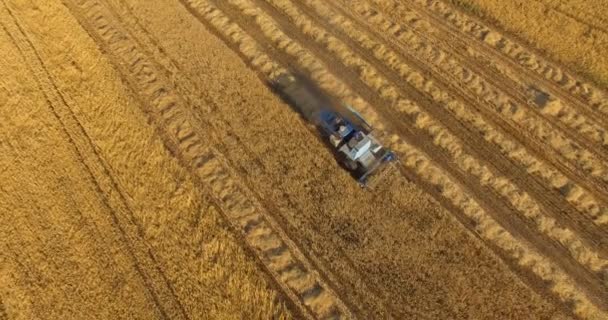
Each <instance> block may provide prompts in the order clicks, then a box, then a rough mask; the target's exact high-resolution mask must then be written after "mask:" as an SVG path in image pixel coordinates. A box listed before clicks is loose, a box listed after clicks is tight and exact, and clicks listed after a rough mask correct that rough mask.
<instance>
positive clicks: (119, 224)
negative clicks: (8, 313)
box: [0, 1, 188, 319]
mask: <svg viewBox="0 0 608 320" xmlns="http://www.w3.org/2000/svg"><path fill="white" fill-rule="evenodd" d="M2 5H3V6H2V8H0V11H1V14H2V15H4V16H5V17H6V19H2V25H3V27H4V28H5V29H6V30H7V32H8V33H9V35H10V36H11V38H12V39H13V41H14V42H15V45H16V46H17V47H18V49H19V51H20V52H21V54H22V55H23V57H24V59H25V61H27V63H28V66H29V68H30V71H31V73H32V75H33V76H34V78H35V79H36V80H37V82H38V85H39V88H40V89H41V91H42V93H43V95H44V96H45V99H46V100H47V102H48V106H49V108H50V109H51V111H52V113H53V114H54V115H55V117H56V118H57V120H58V121H59V122H60V123H61V125H62V127H63V130H64V132H65V134H66V135H67V137H68V139H69V141H70V143H71V144H72V146H73V148H74V149H75V152H76V154H77V155H78V157H79V160H80V162H81V163H82V164H83V166H84V167H85V168H86V169H87V170H88V172H89V174H90V177H91V181H92V182H93V184H94V185H95V187H96V188H97V189H98V193H99V194H100V195H102V198H103V199H102V201H103V203H104V205H105V206H106V207H107V209H108V211H109V212H110V213H111V214H112V216H111V224H112V225H113V227H114V229H115V230H116V231H117V233H118V235H119V238H121V239H122V243H120V244H119V245H117V246H118V247H121V246H123V247H124V248H125V251H126V252H127V253H128V255H129V257H130V258H131V260H132V261H131V263H132V264H133V267H134V269H135V270H136V272H137V273H138V274H139V275H140V277H141V280H142V282H143V285H144V287H145V288H146V289H147V290H148V295H149V296H150V299H151V300H152V301H153V303H154V304H155V305H156V307H157V308H158V312H159V316H160V317H161V318H175V319H187V318H188V317H187V316H186V314H185V311H184V308H183V306H182V305H181V303H180V302H179V300H178V299H177V298H176V295H175V292H174V291H173V288H172V287H171V285H170V284H169V282H168V280H167V278H166V276H165V274H164V273H163V271H162V269H161V267H160V265H159V263H158V261H157V259H156V258H155V256H154V254H153V253H152V251H151V249H150V248H149V247H148V246H147V245H146V243H145V240H144V238H143V231H142V228H141V226H140V225H139V224H138V223H137V222H136V221H135V218H134V215H133V211H132V209H131V208H130V206H129V205H128V203H127V201H126V199H125V197H124V194H123V192H122V190H121V188H120V187H119V185H118V183H117V182H116V181H115V180H114V178H113V176H112V174H111V169H110V168H109V166H108V165H107V163H106V162H105V161H104V159H103V157H102V156H101V155H100V154H99V153H98V152H97V149H96V147H95V145H94V143H93V142H92V140H91V138H90V137H89V136H88V134H87V133H86V130H85V129H84V127H83V126H82V125H81V124H80V122H79V120H78V118H77V117H76V115H75V114H74V113H73V111H72V108H71V107H70V106H69V103H68V102H67V101H66V99H65V97H64V96H63V95H62V94H61V92H60V91H59V90H58V88H57V86H56V85H55V83H54V81H53V80H52V77H51V75H50V73H49V71H48V70H47V69H46V67H45V65H44V62H43V60H42V58H41V57H40V55H39V54H38V52H37V50H36V48H35V46H34V45H33V43H32V42H31V41H30V40H29V38H28V37H27V35H26V33H25V32H24V30H23V29H22V27H21V25H20V23H19V21H18V19H17V17H16V16H15V15H14V14H13V13H12V12H11V10H10V8H9V7H8V6H7V4H6V3H5V2H4V1H3V2H2Z"/></svg>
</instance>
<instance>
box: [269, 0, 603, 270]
mask: <svg viewBox="0 0 608 320" xmlns="http://www.w3.org/2000/svg"><path fill="white" fill-rule="evenodd" d="M268 1H272V2H273V4H274V5H276V6H279V7H282V9H283V10H284V11H282V12H284V13H285V14H287V15H290V16H291V18H292V20H291V21H292V22H294V23H295V24H296V25H299V26H300V27H301V28H302V29H303V30H304V31H303V33H307V31H306V30H308V31H309V32H310V34H309V36H310V37H311V40H313V41H314V40H315V39H316V40H318V41H321V42H323V41H325V40H327V42H326V43H325V45H326V46H327V47H326V48H327V49H328V50H329V51H330V52H331V53H333V54H334V55H333V57H338V58H339V59H341V60H342V61H343V64H344V65H345V66H346V67H347V68H348V67H354V68H355V69H359V70H361V73H360V74H359V77H361V80H362V82H363V83H364V84H363V85H361V84H359V85H358V86H360V87H365V86H367V87H369V88H373V89H375V93H370V96H371V95H374V94H375V95H380V97H381V98H382V100H384V101H381V100H379V101H377V102H376V103H374V106H375V109H377V110H379V109H381V107H380V105H381V104H383V103H385V102H388V103H389V104H392V105H394V106H398V107H396V108H397V110H396V111H397V112H398V113H399V112H403V113H405V114H406V115H405V116H404V117H403V118H404V121H409V123H410V127H418V128H419V129H422V130H423V131H426V133H418V136H419V137H418V139H421V137H420V136H422V135H426V137H425V138H426V139H427V140H430V141H429V142H432V143H433V144H435V145H437V147H438V148H440V149H442V152H444V154H445V156H446V157H447V158H452V159H453V160H454V162H455V163H456V164H457V166H458V168H456V170H460V171H461V172H463V173H465V175H466V174H471V175H473V176H476V177H478V179H479V181H481V185H482V186H485V187H488V186H490V187H491V188H493V189H494V192H496V193H497V194H499V195H501V197H502V198H504V199H505V200H507V201H508V203H510V205H511V206H512V207H514V208H516V209H517V210H519V212H521V213H523V214H524V215H525V217H526V218H528V219H531V220H533V221H534V222H535V223H536V225H537V228H538V229H539V231H541V232H544V233H545V234H547V235H548V236H550V237H551V238H552V239H553V240H555V241H558V242H559V243H561V245H563V246H565V247H567V248H568V250H569V251H570V254H571V255H572V256H573V257H575V259H577V261H579V263H581V264H583V265H585V266H586V267H587V268H589V269H590V270H592V271H594V272H598V273H600V274H601V273H603V272H604V271H605V270H606V265H607V262H606V261H604V259H601V258H599V256H598V253H597V252H594V250H593V249H590V248H588V247H587V246H586V245H585V244H583V243H582V242H581V241H579V240H578V239H577V238H576V237H575V235H574V233H573V232H572V231H571V230H570V229H568V228H564V227H561V226H559V224H558V223H557V222H556V221H555V220H554V219H552V218H549V217H547V216H546V215H545V214H544V213H543V210H542V209H541V208H540V206H539V205H538V203H536V202H535V201H534V200H532V199H531V198H530V197H529V195H528V194H527V193H525V192H522V191H521V190H519V189H518V188H517V187H515V186H514V185H513V184H512V183H511V182H510V180H508V179H507V178H505V177H500V176H499V177H496V176H495V175H494V173H493V172H492V171H491V170H489V169H488V167H487V166H485V165H482V164H481V163H480V162H479V161H478V160H477V158H475V157H474V156H472V155H470V154H468V152H467V151H468V150H466V148H465V147H464V146H465V145H466V144H464V143H462V141H461V139H460V138H458V137H456V136H455V135H453V134H452V132H451V131H449V130H447V129H446V128H445V127H444V126H443V125H442V124H441V123H439V122H438V121H436V120H435V119H434V118H433V116H431V114H430V113H427V112H425V111H423V110H422V109H421V108H420V107H419V106H418V105H416V104H415V103H414V102H412V101H409V100H407V99H405V98H404V97H403V96H400V93H399V89H398V88H396V87H394V86H392V85H391V84H390V82H389V81H388V80H387V79H386V78H384V77H383V76H381V75H380V73H379V72H377V70H376V68H375V67H374V66H371V65H369V64H367V63H366V62H364V61H363V60H362V59H361V58H360V57H358V56H357V55H356V54H354V53H353V52H351V51H350V49H349V48H348V47H347V46H345V45H344V44H343V43H342V42H341V40H339V39H336V38H334V37H333V36H330V35H329V34H327V33H326V32H325V31H324V30H322V29H319V28H318V27H316V26H315V25H313V24H312V23H311V22H310V21H309V20H307V18H306V17H305V16H303V15H302V14H301V13H300V12H299V11H298V10H297V9H296V8H295V7H293V4H292V3H291V2H288V1H284V0H268ZM258 7H261V8H265V9H267V10H271V9H270V8H269V7H268V6H266V7H265V5H264V4H263V3H258ZM273 16H274V17H275V19H281V17H280V13H278V12H274V14H273ZM287 24H288V23H287V22H286V21H284V22H283V23H281V26H282V27H283V28H286V27H287ZM334 31H335V30H334ZM290 35H292V36H294V33H291V34H290ZM324 39H325V40H324ZM298 40H299V41H300V43H304V42H305V41H306V40H305V39H301V38H300V39H298ZM307 45H308V46H309V47H314V46H315V45H314V44H312V43H307ZM322 51H323V49H322V48H318V47H317V48H315V50H314V52H315V54H317V56H318V55H319V54H320V52H322ZM330 59H331V57H329V56H326V57H325V58H324V60H325V62H326V63H327V62H329V61H331V60H330ZM339 72H341V73H342V74H345V73H344V72H343V71H338V70H335V71H334V74H340V73H339ZM365 73H367V74H365ZM366 76H367V77H368V78H367V79H366V78H365V77H366ZM354 77H356V75H355V74H354V73H353V74H351V76H349V79H352V78H354ZM372 81H375V82H372ZM386 93H388V94H386ZM410 93H411V90H410ZM417 100H418V101H420V100H422V99H421V98H420V97H418V99H417ZM399 108H402V109H399ZM382 113H383V114H387V113H386V112H382ZM392 113H393V114H394V111H393V112H392ZM436 113H437V112H436ZM439 113H440V111H439ZM386 117H388V116H385V118H386ZM408 117H410V118H414V119H415V120H414V121H411V120H410V119H407V118H408ZM395 127H397V126H395ZM399 127H403V126H402V125H400V126H399ZM428 154H434V152H429V153H428ZM483 154H492V152H488V151H486V152H483ZM446 166H449V164H446Z"/></svg>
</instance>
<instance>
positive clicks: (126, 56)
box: [69, 0, 352, 319]
mask: <svg viewBox="0 0 608 320" xmlns="http://www.w3.org/2000/svg"><path fill="white" fill-rule="evenodd" d="M69 7H70V8H71V9H72V10H73V12H75V13H76V16H78V17H80V20H81V23H82V24H83V25H84V26H85V27H86V28H87V29H88V30H89V32H90V33H91V34H93V36H94V38H95V39H96V40H98V41H99V42H100V45H102V46H103V47H104V48H106V49H107V51H108V52H109V53H110V54H111V55H112V56H113V57H114V58H115V59H116V60H117V61H116V64H117V67H118V68H119V69H120V71H121V72H122V73H123V74H124V75H125V76H126V78H127V79H128V81H129V83H130V84H131V85H132V86H134V88H135V89H136V92H140V93H141V95H142V99H143V100H145V101H147V102H148V103H149V104H146V105H142V108H143V109H144V112H146V113H147V114H148V115H149V116H150V117H151V118H152V119H153V121H154V122H155V123H156V124H157V125H158V126H159V127H160V128H161V129H162V130H163V133H164V135H165V139H167V144H168V145H169V147H170V148H173V149H174V150H173V151H174V152H176V154H178V155H179V156H180V157H181V158H182V159H183V160H184V162H186V163H188V164H189V165H190V168H191V169H192V170H193V171H194V173H195V174H196V176H197V177H198V178H199V179H200V180H201V181H202V182H203V184H204V185H206V186H207V188H208V191H209V194H210V197H211V198H212V199H214V200H215V203H216V204H217V205H218V207H219V208H221V211H222V212H223V214H224V215H225V217H226V219H227V220H228V221H230V222H231V223H232V225H233V226H234V228H235V229H236V230H238V231H239V232H240V233H241V235H242V237H243V238H244V241H245V243H247V244H248V245H249V246H250V247H251V248H252V249H253V251H254V252H255V253H256V255H257V256H258V258H259V260H260V261H261V262H262V263H263V264H264V266H265V267H266V268H267V270H268V271H269V273H270V274H271V275H272V276H273V278H274V279H275V280H276V281H277V283H278V284H279V285H280V286H281V287H282V288H283V291H284V292H285V294H286V295H287V296H288V297H290V298H291V299H292V300H293V301H294V304H295V305H298V306H300V307H301V312H302V314H304V315H307V317H309V318H319V319H321V318H333V317H338V316H344V317H351V318H352V314H351V313H350V311H349V310H348V308H347V307H346V306H345V305H344V304H343V303H342V302H341V301H340V299H339V297H337V296H336V295H335V294H334V293H333V291H332V290H331V288H329V287H328V286H327V285H326V284H325V282H324V281H323V279H321V278H320V277H319V275H318V273H317V272H315V271H314V270H313V269H312V267H311V264H310V262H309V261H307V260H306V258H305V257H304V255H303V254H302V253H301V252H299V250H298V249H297V248H296V247H295V245H294V244H293V242H292V241H291V240H289V239H288V238H287V237H286V235H285V234H284V233H283V232H282V231H281V230H277V229H276V227H277V224H276V223H275V222H274V221H273V220H272V218H270V217H269V216H268V215H267V214H266V212H265V209H264V208H263V207H262V205H261V204H260V203H259V202H258V201H257V199H255V198H254V197H250V194H251V193H250V192H248V190H246V187H245V186H243V184H242V183H240V181H239V180H238V178H236V177H237V175H236V174H235V173H234V172H233V171H232V169H231V168H230V167H229V166H228V165H227V161H226V160H225V159H224V158H223V155H222V154H221V153H219V152H217V151H216V150H215V149H214V148H213V146H211V145H210V144H209V143H208V142H209V141H207V139H206V137H205V136H203V135H202V134H201V132H200V130H196V128H197V127H196V125H195V124H193V123H191V121H190V119H192V117H190V116H189V115H188V111H187V108H186V107H185V106H184V102H183V100H182V98H181V97H180V96H179V95H178V94H176V93H175V91H174V89H173V88H172V86H171V85H170V84H169V83H168V81H167V80H166V79H164V77H163V75H162V73H161V72H162V71H159V70H157V66H156V65H155V62H154V61H152V60H151V59H150V58H149V57H148V56H147V55H146V54H145V51H144V50H142V49H141V48H139V47H138V45H137V43H136V42H135V41H134V40H133V39H132V38H131V36H130V35H129V33H128V32H127V31H125V30H124V29H123V28H122V26H120V24H119V23H118V22H117V19H116V18H115V17H113V16H112V15H111V13H110V12H109V11H108V10H107V8H105V7H104V6H103V5H102V4H100V3H99V2H96V1H94V0H91V1H82V2H79V3H78V4H73V3H69ZM211 19H212V20H213V21H215V23H218V24H219V25H220V26H225V25H224V24H223V23H224V22H225V21H224V20H222V19H214V18H213V17H211Z"/></svg>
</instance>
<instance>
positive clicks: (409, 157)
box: [194, 1, 597, 312]
mask: <svg viewBox="0 0 608 320" xmlns="http://www.w3.org/2000/svg"><path fill="white" fill-rule="evenodd" d="M201 3H203V4H201ZM216 4H217V5H218V7H220V8H222V12H218V11H217V9H215V7H213V8H210V6H209V5H208V3H207V2H203V1H196V3H195V4H194V6H195V7H199V9H200V10H202V11H204V12H208V13H209V15H212V17H213V18H217V19H218V20H222V21H225V23H226V24H227V23H228V22H229V21H231V20H238V19H242V18H240V17H239V16H240V13H242V14H243V15H244V16H251V18H249V19H253V20H254V21H252V22H251V24H249V25H246V26H241V27H242V28H246V29H247V30H248V32H249V33H250V34H249V35H250V36H251V37H252V38H254V39H255V40H256V41H257V42H258V43H259V44H258V49H259V48H265V49H266V50H271V49H270V48H272V47H273V46H275V45H273V44H272V43H268V41H269V40H265V37H268V39H272V41H275V42H276V46H277V48H278V49H280V50H284V51H285V52H286V53H287V56H285V57H282V58H281V57H280V56H276V57H275V56H273V57H274V58H276V59H277V60H279V61H281V62H282V63H283V64H290V63H291V62H290V61H293V58H296V60H297V62H298V63H300V64H301V67H304V68H306V69H308V70H309V71H311V72H312V76H313V78H315V79H316V80H318V81H320V84H321V86H322V87H326V89H327V88H330V90H335V92H338V95H340V96H342V97H343V98H344V100H345V101H348V102H351V103H352V102H353V101H354V102H356V103H355V105H361V104H363V105H364V106H367V104H366V103H364V102H362V100H361V99H360V98H358V97H357V96H353V95H352V94H351V93H350V91H349V90H347V89H346V88H345V87H344V86H343V85H342V84H341V82H340V81H337V80H335V79H333V76H332V75H330V74H328V73H327V72H325V71H323V69H324V68H325V67H322V66H321V65H320V64H319V62H318V61H316V58H313V57H312V56H310V55H309V54H308V53H306V52H304V51H302V50H303V49H302V48H301V47H300V46H299V44H296V43H295V42H293V41H291V40H290V39H289V38H287V37H285V35H284V34H283V33H282V32H280V31H278V29H276V26H274V25H273V24H272V22H271V21H270V20H268V18H267V17H264V16H263V14H261V13H260V12H259V9H258V8H257V7H256V6H253V5H252V4H251V3H249V2H248V1H234V2H233V3H232V5H234V6H236V8H232V9H230V7H232V5H227V4H222V3H219V2H218V3H216ZM231 11H236V13H231ZM239 12H240V13H239ZM222 13H226V14H228V16H229V17H228V18H227V17H226V16H224V15H223V14H222ZM254 22H255V23H254ZM256 24H258V25H259V27H256V26H255V25H256ZM235 42H236V43H237V44H238V43H239V39H235ZM271 51H272V50H271ZM267 53H268V52H266V53H262V54H261V55H263V56H264V57H265V58H267V57H268V55H267ZM316 53H317V52H316ZM288 56H292V57H293V58H289V57H288ZM334 60H335V59H330V63H335V62H334ZM338 71H339V74H346V75H349V78H350V72H349V71H348V70H338ZM334 72H335V71H334ZM355 76H356V75H355ZM330 79H331V80H330ZM354 81H355V82H356V81H357V80H354ZM351 87H353V86H352V85H351ZM357 89H361V90H362V91H365V88H364V87H362V88H357ZM361 111H362V113H363V114H366V115H369V117H368V118H369V119H373V120H372V121H371V122H372V123H375V124H376V127H380V128H383V127H384V126H382V125H381V123H378V122H376V120H378V119H379V118H378V116H377V115H375V112H374V111H373V110H371V109H369V108H368V107H365V108H364V110H361ZM403 130H408V129H407V128H403ZM390 139H391V140H392V141H393V142H394V143H393V147H394V148H395V150H397V151H398V152H400V153H401V154H402V155H405V157H404V158H405V159H406V161H405V164H406V165H407V166H408V167H409V168H411V169H414V170H415V172H416V174H419V175H422V176H423V177H424V178H426V179H428V180H430V182H431V183H432V184H434V185H436V186H438V187H439V188H440V189H439V190H440V192H442V193H443V194H444V195H445V196H447V197H448V198H449V199H450V200H451V201H453V202H455V203H456V204H459V205H461V206H463V208H464V209H463V210H464V211H465V213H466V214H467V215H468V216H469V217H472V218H473V219H475V220H477V221H484V222H483V226H482V227H483V228H484V230H482V232H484V237H486V238H494V236H497V238H494V241H497V244H498V245H499V246H500V247H502V249H503V250H507V251H508V252H510V253H511V254H514V255H515V257H520V258H521V257H522V256H521V255H520V254H519V253H516V252H520V253H522V254H524V253H523V252H530V251H528V250H529V249H528V248H527V245H522V244H521V243H519V242H517V243H507V242H510V240H508V241H507V240H506V239H510V238H511V237H512V236H511V235H510V234H507V233H503V231H500V232H499V234H492V235H490V234H487V233H485V232H486V231H487V229H485V226H487V225H488V224H487V223H489V224H490V225H494V222H493V220H488V219H490V218H489V217H488V216H487V212H485V210H484V209H482V208H481V207H479V206H478V204H477V203H475V202H471V201H470V199H468V200H466V201H464V202H463V201H462V200H464V198H462V197H461V196H460V195H461V194H462V193H461V191H462V190H460V189H459V187H458V186H457V185H455V184H454V183H453V181H452V180H451V178H449V176H447V175H445V174H444V173H442V172H441V171H438V169H437V168H436V167H435V166H434V165H433V164H431V163H429V162H428V160H427V159H426V158H425V155H423V154H421V153H420V152H419V151H418V150H417V149H412V148H411V146H410V145H409V143H406V142H405V141H401V140H400V138H399V137H395V136H391V137H390ZM423 148H424V146H423ZM430 148H433V147H430ZM439 154H441V153H440V152H439ZM451 170H453V168H452V169H451ZM453 174H458V173H457V172H454V173H453ZM460 180H462V179H460ZM467 194H468V193H467ZM491 221H492V222H491ZM507 222H512V221H507ZM507 225H508V223H507ZM499 229H500V230H502V228H500V227H499ZM525 229H526V228H525V227H524V228H523V229H522V230H525ZM531 234H532V235H531V237H536V236H537V235H535V234H534V233H533V232H532V233H531ZM503 237H504V238H503ZM498 238H501V240H498ZM503 240H505V241H506V242H505V241H503ZM507 248H508V249H507ZM521 250H523V251H521ZM556 250H560V249H559V248H556ZM526 254H527V253H526ZM526 254H524V255H526ZM539 259H540V260H537V259H536V258H533V259H532V260H534V261H536V262H534V263H537V262H538V263H541V264H542V263H546V262H547V261H546V260H544V259H545V258H539ZM575 264H576V263H575ZM576 268H577V267H575V269H576ZM532 269H534V271H535V273H536V274H537V275H538V276H539V277H541V278H544V279H547V277H549V278H551V277H553V276H552V275H547V274H543V272H542V271H540V270H539V269H536V267H533V268H532ZM551 269H552V270H553V272H556V274H555V275H554V276H555V278H553V279H554V280H555V281H558V282H561V281H565V282H564V283H569V280H566V278H564V277H563V274H562V273H561V271H558V270H557V269H555V268H554V267H551ZM566 287H567V288H569V289H567V290H566V291H568V292H569V293H568V294H566V295H567V296H568V297H565V296H564V295H563V292H561V293H559V291H561V289H565V288H566ZM566 287H562V286H560V287H559V289H556V290H557V291H558V295H560V296H561V297H562V298H565V299H567V300H570V299H573V300H575V301H577V303H576V304H577V305H578V304H579V303H580V305H581V306H582V305H586V306H589V307H590V310H594V307H591V306H590V305H588V304H587V302H585V301H586V300H585V299H586V298H582V297H581V296H580V295H578V294H577V293H575V292H576V291H577V290H578V289H573V288H572V287H570V284H568V285H566ZM555 288H556V287H555ZM555 288H554V289H555ZM572 290H574V291H572ZM579 310H580V309H579ZM596 311H597V310H596ZM592 312H595V311H592Z"/></svg>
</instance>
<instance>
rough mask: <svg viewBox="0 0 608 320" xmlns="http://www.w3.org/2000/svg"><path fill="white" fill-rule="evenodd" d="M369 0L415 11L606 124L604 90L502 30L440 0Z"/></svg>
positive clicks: (446, 33) (448, 36)
mask: <svg viewBox="0 0 608 320" xmlns="http://www.w3.org/2000/svg"><path fill="white" fill-rule="evenodd" d="M372 1H373V2H375V3H378V4H380V5H382V6H384V7H385V8H392V9H390V10H394V9H395V8H400V7H401V8H403V7H405V8H409V9H411V10H413V11H416V12H417V13H418V14H420V15H421V16H423V17H424V19H426V20H427V21H429V22H431V24H432V25H433V27H434V28H436V29H438V30H440V31H441V32H439V33H436V34H435V35H437V36H439V37H441V38H443V39H449V40H450V41H451V42H453V43H460V44H459V45H466V46H469V44H470V41H471V40H473V41H475V43H477V44H478V45H477V46H474V49H475V50H479V51H481V52H482V55H483V56H485V57H487V58H488V60H489V61H492V63H496V62H500V63H501V64H502V65H503V66H506V67H507V68H510V69H511V70H513V71H515V72H514V73H508V75H509V76H512V77H514V79H515V80H516V81H520V82H522V83H526V84H527V85H529V86H538V87H540V89H541V90H542V91H543V92H546V93H548V94H550V95H551V96H553V97H555V98H556V99H558V100H561V101H562V102H563V103H564V104H566V105H570V106H572V107H573V108H575V110H577V111H580V112H583V113H585V115H586V116H587V118H588V119H589V120H590V121H596V122H597V123H598V124H599V125H600V126H601V127H603V128H606V127H608V95H607V93H606V91H605V90H603V89H600V88H598V87H597V86H595V85H593V84H592V83H590V82H587V81H585V80H583V79H582V78H581V77H578V76H576V75H575V74H573V73H571V72H569V71H567V70H565V68H563V67H560V66H559V65H558V64H556V63H553V62H550V61H549V60H548V59H546V58H544V57H542V55H540V54H538V53H536V52H535V50H533V49H530V48H526V47H525V46H523V45H521V44H519V43H517V41H515V40H514V39H512V38H510V37H508V36H506V35H504V32H501V31H499V30H497V29H496V28H492V27H489V26H487V25H486V24H485V23H483V22H481V21H480V20H478V19H476V18H473V17H471V16H469V15H467V14H464V13H462V12H460V11H459V10H457V9H455V8H454V7H452V6H451V5H449V4H446V3H445V2H443V1H440V0H416V1H413V2H407V3H405V2H403V3H396V2H395V1H394V0H372ZM401 10H403V9H401ZM406 10H407V9H406Z"/></svg>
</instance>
